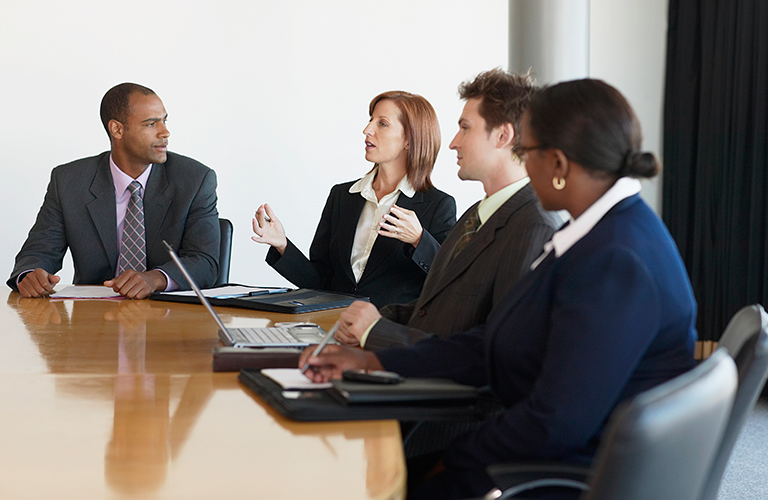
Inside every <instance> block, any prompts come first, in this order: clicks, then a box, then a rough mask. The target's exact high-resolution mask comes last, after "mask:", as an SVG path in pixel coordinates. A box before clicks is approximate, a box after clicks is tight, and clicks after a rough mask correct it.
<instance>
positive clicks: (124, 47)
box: [0, 0, 666, 285]
mask: <svg viewBox="0 0 768 500" xmlns="http://www.w3.org/2000/svg"><path fill="white" fill-rule="evenodd" d="M507 26H508V6H507V4H506V2H505V1H502V0H439V1H438V0H429V1H428V0H388V1H386V2H364V1H363V2H361V1H360V0H326V1H323V2H309V1H288V2H266V1H263V0H258V1H252V2H244V1H236V0H219V1H217V2H209V3H206V4H203V3H200V4H198V3H193V2H185V1H170V0H154V1H146V0H138V1H134V2H130V3H115V2H102V1H98V0H70V1H68V2H57V1H54V0H41V1H39V2H34V3H29V2H27V3H22V2H13V3H11V2H6V5H4V6H3V14H2V16H0V81H2V90H3V91H2V92H0V117H1V118H2V119H1V120H0V168H1V169H2V175H3V179H4V181H3V182H2V183H1V185H0V199H2V200H3V201H2V213H3V216H2V217H1V218H0V232H1V234H2V235H3V237H2V245H0V263H2V267H0V271H1V272H0V274H1V275H2V276H3V280H5V279H7V276H8V274H9V273H10V271H11V269H12V267H13V259H14V256H15V255H16V253H17V251H18V249H19V248H20V246H21V244H22V242H23V241H24V238H25V237H26V234H27V231H28V230H29V228H30V227H31V225H32V223H33V221H34V217H35V214H36V213H37V210H38V208H39V206H40V204H41V202H42V199H43V195H44V192H45V188H46V186H47V183H48V179H49V175H50V170H51V168H52V167H54V166H55V165H58V164H61V163H65V162H68V161H71V160H74V159H77V158H81V157H84V156H91V155H94V154H97V153H99V152H101V151H103V150H106V149H108V147H109V143H108V140H107V137H106V133H105V132H104V130H103V129H102V127H101V123H100V121H99V118H98V107H99V102H100V100H101V97H102V96H103V94H104V92H105V91H106V90H107V89H108V88H110V87H111V86H113V85H115V84H117V83H120V82H123V81H134V82H137V83H141V84H144V85H147V86H149V87H150V88H152V89H154V90H155V91H156V92H157V93H158V95H159V96H160V97H161V98H162V99H163V101H164V103H165V106H166V109H167V110H168V113H169V123H168V125H169V128H170V130H171V134H172V135H171V143H170V148H171V149H172V150H173V151H176V152H179V153H182V154H185V155H187V156H191V157H193V158H196V159H198V160H200V161H202V162H203V163H205V164H207V165H208V166H210V167H212V168H214V169H215V170H216V172H217V174H218V178H219V190H218V194H219V212H220V214H221V216H222V217H227V218H229V219H231V220H232V221H233V222H234V224H235V243H234V249H233V262H232V266H233V268H232V275H231V279H232V280H233V281H238V282H242V283H250V284H259V285H278V284H284V283H286V282H285V281H284V280H283V279H282V278H281V277H280V276H279V275H278V274H277V273H275V272H274V271H272V270H271V268H269V266H267V265H266V263H264V254H265V253H266V247H264V246H261V245H257V244H255V243H253V242H251V241H250V238H249V237H250V234H251V230H250V219H251V216H252V213H253V210H254V209H255V208H256V207H257V206H258V205H259V204H260V203H262V202H269V203H270V204H271V205H272V206H273V208H274V209H275V211H276V212H277V214H278V216H279V217H280V219H281V220H282V221H283V222H284V224H285V226H286V228H287V231H288V234H289V236H290V237H291V239H292V240H293V241H295V242H296V243H297V245H298V246H299V247H300V248H302V249H304V250H307V249H308V247H309V244H310V242H311V240H312V236H313V234H314V230H315V227H316V225H317V221H318V219H319V215H320V211H321V210H322V207H323V204H324V203H325V198H326V196H327V193H328V191H329V190H330V187H331V186H332V185H333V184H336V183H339V182H343V181H346V180H352V179H355V178H358V177H360V176H361V175H363V174H364V173H365V172H366V171H367V170H368V169H369V167H370V164H368V163H367V162H366V161H365V160H364V157H363V154H364V151H363V135H362V133H361V131H362V129H363V127H364V126H365V124H366V122H367V120H368V115H367V108H368V102H369V101H370V99H371V98H372V97H373V96H374V95H376V94H378V93H380V92H383V91H386V90H392V89H403V90H408V91H411V92H416V93H419V94H422V95H424V96H425V97H426V98H427V99H428V100H429V101H430V102H431V103H432V105H433V106H434V107H435V109H436V111H437V114H438V117H439V119H440V123H441V128H442V134H443V147H442V149H441V152H440V155H439V157H438V160H437V164H436V167H435V173H434V175H433V180H434V181H435V183H436V185H437V186H438V187H439V188H441V189H443V190H445V191H447V192H449V193H451V194H453V195H454V197H455V198H456V200H457V204H458V209H459V211H460V212H461V211H463V210H464V209H466V208H467V207H468V206H469V205H470V204H471V203H472V202H473V201H475V200H477V199H478V198H480V197H481V196H482V187H481V186H480V185H479V184H478V183H461V182H460V181H459V180H458V179H457V178H456V175H455V173H456V168H457V167H456V164H455V153H453V152H452V151H449V150H448V147H447V146H448V143H449V142H450V140H451V138H452V137H453V135H454V134H455V132H456V119H457V118H458V116H459V114H460V111H461V107H462V103H461V102H460V101H459V100H458V99H457V94H456V86H457V85H458V83H459V82H461V81H462V80H465V79H467V78H471V77H472V76H474V75H475V74H477V73H478V72H480V71H483V70H485V69H489V68H492V67H496V66H502V67H506V64H507V40H508V34H507ZM665 32H666V0H643V1H640V0H592V4H591V37H592V38H591V51H590V61H591V63H590V70H591V72H592V75H593V76H596V77H600V78H604V79H606V80H607V81H609V82H611V83H613V84H615V85H616V86H617V87H618V88H619V89H620V90H622V91H623V92H625V93H626V94H627V95H628V97H629V98H630V100H631V101H632V104H633V105H634V106H635V108H636V109H637V111H638V113H639V114H640V118H641V121H642V123H643V125H644V127H645V130H646V137H647V138H648V140H647V146H648V148H649V149H652V150H655V151H660V147H659V144H660V139H659V131H660V123H661V102H662V101H661V96H662V94H661V90H662V88H663V67H664V46H665ZM654 188H655V186H653V185H651V189H650V190H648V189H647V190H646V191H648V192H646V193H645V194H646V197H647V198H648V199H649V201H651V203H653V204H655V203H656V196H657V195H656V192H655V189H654ZM60 274H61V276H62V278H63V282H68V281H71V279H72V269H71V264H70V262H69V258H67V260H66V261H65V269H64V270H63V271H62V272H61V273H60Z"/></svg>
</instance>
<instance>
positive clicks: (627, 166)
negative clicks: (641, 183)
mask: <svg viewBox="0 0 768 500" xmlns="http://www.w3.org/2000/svg"><path fill="white" fill-rule="evenodd" d="M658 173H659V162H658V161H657V160H656V157H655V156H654V155H653V153H648V152H644V151H630V152H629V153H627V156H626V157H625V159H624V165H623V166H622V168H621V169H620V170H619V176H620V177H624V176H628V177H643V178H646V179H650V178H651V177H653V176H655V175H656V174H658Z"/></svg>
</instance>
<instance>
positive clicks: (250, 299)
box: [149, 288, 369, 314]
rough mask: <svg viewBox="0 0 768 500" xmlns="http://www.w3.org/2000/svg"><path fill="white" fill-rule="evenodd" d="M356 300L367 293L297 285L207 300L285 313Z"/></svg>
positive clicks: (169, 296) (170, 298) (176, 298)
mask: <svg viewBox="0 0 768 500" xmlns="http://www.w3.org/2000/svg"><path fill="white" fill-rule="evenodd" d="M149 298H150V299H152V300H162V301H166V302H190V303H196V304H199V303H200V299H198V298H197V297H196V296H194V295H180V294H178V293H155V294H152V295H150V297H149ZM356 300H365V301H368V300H369V299H368V297H361V296H358V295H350V294H346V293H340V292H328V291H325V290H313V289H310V288H299V289H297V290H290V291H287V292H282V293H260V294H257V295H253V296H243V297H229V298H216V297H210V298H208V301H209V302H210V303H211V305H214V306H226V307H241V308H244V309H255V310H257V311H268V312H277V313H287V314H300V313H305V312H314V311H323V310H325V309H336V308H340V307H347V306H348V305H350V304H351V303H352V302H354V301H356Z"/></svg>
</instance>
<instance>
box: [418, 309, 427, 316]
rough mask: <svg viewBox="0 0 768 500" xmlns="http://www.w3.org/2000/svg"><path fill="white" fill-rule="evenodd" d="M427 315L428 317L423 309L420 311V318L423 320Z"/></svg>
mask: <svg viewBox="0 0 768 500" xmlns="http://www.w3.org/2000/svg"><path fill="white" fill-rule="evenodd" d="M426 315H427V310H426V309H423V308H422V309H419V317H421V318H423V317H424V316H426Z"/></svg>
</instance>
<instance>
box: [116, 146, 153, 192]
mask: <svg viewBox="0 0 768 500" xmlns="http://www.w3.org/2000/svg"><path fill="white" fill-rule="evenodd" d="M109 170H110V172H112V183H113V184H114V186H115V198H120V196H121V195H122V194H123V193H124V192H125V190H126V189H128V184H130V183H131V182H133V181H135V180H136V181H139V184H141V190H142V192H143V191H144V189H145V188H146V187H147V179H149V173H150V172H151V171H152V164H151V163H150V164H149V167H147V169H146V170H145V171H144V172H143V173H142V174H141V175H140V176H138V177H137V178H136V179H134V178H133V177H131V176H130V175H128V174H126V173H125V172H123V171H122V170H120V168H119V167H118V166H117V164H116V163H115V161H114V160H113V159H112V155H111V154H110V155H109Z"/></svg>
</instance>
